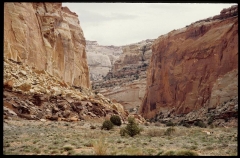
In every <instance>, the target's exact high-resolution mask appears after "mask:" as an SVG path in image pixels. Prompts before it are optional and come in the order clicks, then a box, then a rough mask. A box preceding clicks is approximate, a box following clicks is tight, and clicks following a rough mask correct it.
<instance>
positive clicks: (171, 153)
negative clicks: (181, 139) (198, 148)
mask: <svg viewBox="0 0 240 158" xmlns="http://www.w3.org/2000/svg"><path fill="white" fill-rule="evenodd" d="M163 155H164V156H199V155H198V154H197V153H196V152H194V151H191V150H180V151H172V150H170V151H167V152H165V153H164V154H163Z"/></svg>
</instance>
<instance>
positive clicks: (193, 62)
mask: <svg viewBox="0 0 240 158" xmlns="http://www.w3.org/2000/svg"><path fill="white" fill-rule="evenodd" d="M152 51H153V53H152V57H151V61H150V65H149V69H148V72H147V87H146V94H145V96H144V100H143V102H142V105H141V107H140V110H139V113H140V114H142V115H143V117H145V118H153V117H154V116H155V115H156V114H162V115H163V116H164V117H167V115H169V116H170V115H172V114H175V115H177V114H187V113H189V112H191V111H195V110H198V109H200V108H202V107H209V108H216V107H217V106H218V105H220V104H223V103H225V102H227V101H229V100H232V99H233V98H235V97H236V96H237V95H238V82H237V80H238V8H237V6H232V7H231V8H228V9H224V10H223V11H221V14H220V15H216V16H214V17H211V18H207V19H204V20H200V21H198V22H196V23H192V24H191V25H189V26H187V27H185V28H182V29H179V30H174V31H172V32H170V33H168V34H166V35H162V36H160V37H159V38H158V39H157V40H155V42H154V43H153V46H152Z"/></svg>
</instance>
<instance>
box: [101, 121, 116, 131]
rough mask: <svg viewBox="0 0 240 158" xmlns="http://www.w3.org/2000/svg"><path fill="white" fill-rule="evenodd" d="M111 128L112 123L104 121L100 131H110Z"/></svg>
mask: <svg viewBox="0 0 240 158" xmlns="http://www.w3.org/2000/svg"><path fill="white" fill-rule="evenodd" d="M112 128H113V123H112V122H111V121H110V120H105V121H104V122H103V124H102V128H101V129H106V130H110V129H112Z"/></svg>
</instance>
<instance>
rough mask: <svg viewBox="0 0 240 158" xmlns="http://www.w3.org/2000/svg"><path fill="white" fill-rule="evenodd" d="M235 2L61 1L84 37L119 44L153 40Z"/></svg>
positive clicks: (101, 42)
mask: <svg viewBox="0 0 240 158" xmlns="http://www.w3.org/2000/svg"><path fill="white" fill-rule="evenodd" d="M236 4H237V3H235V4H233V3H63V4H62V5H63V6H67V7H68V8H69V9H70V10H71V11H72V12H75V13H77V15H78V18H79V21H80V25H81V27H82V29H83V33H84V36H85V39H86V40H92V41H97V42H98V44H100V45H115V46H122V45H126V44H131V43H136V42H140V41H142V40H146V39H156V38H157V37H159V36H160V35H163V34H166V33H168V32H170V31H172V30H174V29H180V28H183V27H185V26H186V25H189V24H191V23H193V22H195V21H198V20H201V19H205V18H209V17H212V16H214V15H217V14H219V13H220V11H221V10H222V9H223V8H228V7H230V6H232V5H236Z"/></svg>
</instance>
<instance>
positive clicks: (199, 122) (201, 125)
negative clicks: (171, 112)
mask: <svg viewBox="0 0 240 158" xmlns="http://www.w3.org/2000/svg"><path fill="white" fill-rule="evenodd" d="M194 125H195V126H198V127H201V128H206V127H207V126H206V124H205V123H204V122H203V121H202V120H197V121H196V122H194Z"/></svg>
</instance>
